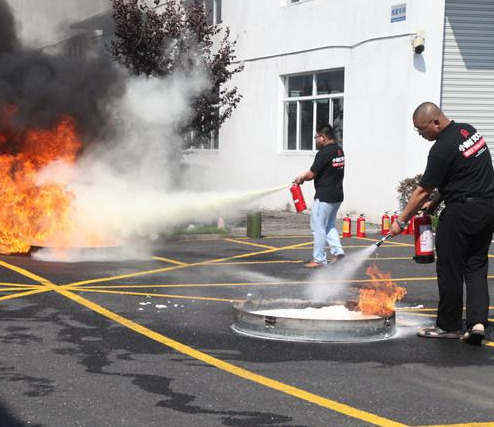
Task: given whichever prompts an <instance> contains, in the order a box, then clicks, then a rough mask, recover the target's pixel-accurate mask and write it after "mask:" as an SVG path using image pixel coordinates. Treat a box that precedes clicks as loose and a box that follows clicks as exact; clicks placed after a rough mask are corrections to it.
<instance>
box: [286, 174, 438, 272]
mask: <svg viewBox="0 0 494 427" xmlns="http://www.w3.org/2000/svg"><path fill="white" fill-rule="evenodd" d="M290 191H291V193H292V197H293V202H294V204H295V209H296V210H297V212H303V211H304V210H306V209H307V205H306V204H305V200H304V196H303V194H302V190H301V188H300V186H299V185H298V184H296V183H294V184H293V185H292V186H291V188H290ZM397 218H398V212H394V214H393V215H391V216H390V215H389V211H388V212H386V213H385V214H384V215H383V216H382V218H381V235H382V236H387V235H388V234H389V229H390V227H391V224H393V222H395V221H396V219H397ZM401 234H413V235H414V241H415V255H414V257H413V258H414V260H415V262H417V263H421V264H422V263H423V264H426V263H431V262H434V239H433V233H432V221H431V217H430V216H429V215H418V216H413V217H412V218H411V219H410V221H408V224H407V227H406V228H405V229H404V230H403V231H402V233H401ZM343 237H352V219H351V218H350V217H349V216H348V214H347V215H345V217H344V218H343ZM357 237H366V234H365V216H364V214H361V215H360V216H359V217H358V218H357Z"/></svg>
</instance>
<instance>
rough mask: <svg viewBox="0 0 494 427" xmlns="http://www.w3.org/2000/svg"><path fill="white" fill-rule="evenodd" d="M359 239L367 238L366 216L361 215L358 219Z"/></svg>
mask: <svg viewBox="0 0 494 427" xmlns="http://www.w3.org/2000/svg"><path fill="white" fill-rule="evenodd" d="M357 237H365V216H364V214H360V216H359V217H358V219H357Z"/></svg>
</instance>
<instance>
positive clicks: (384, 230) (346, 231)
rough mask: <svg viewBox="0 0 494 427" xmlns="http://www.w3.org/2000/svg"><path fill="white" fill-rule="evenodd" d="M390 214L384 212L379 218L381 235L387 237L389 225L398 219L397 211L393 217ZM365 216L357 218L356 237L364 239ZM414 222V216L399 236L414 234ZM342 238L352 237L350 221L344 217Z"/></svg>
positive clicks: (347, 217)
mask: <svg viewBox="0 0 494 427" xmlns="http://www.w3.org/2000/svg"><path fill="white" fill-rule="evenodd" d="M389 213H390V212H386V213H385V214H384V215H383V216H382V218H381V235H382V236H387V235H388V234H389V229H390V227H391V224H393V222H395V221H396V219H397V218H398V211H395V212H394V214H393V215H391V216H390V215H389ZM365 221H366V219H365V216H364V214H360V216H359V217H358V218H357V233H356V236H357V237H366V234H365ZM414 222H415V216H414V217H413V218H412V219H411V220H410V221H409V222H408V224H407V227H406V228H405V229H404V230H403V231H402V233H401V234H413V233H414ZM342 235H343V237H352V219H351V218H350V217H349V216H348V214H346V215H345V217H344V218H343V233H342Z"/></svg>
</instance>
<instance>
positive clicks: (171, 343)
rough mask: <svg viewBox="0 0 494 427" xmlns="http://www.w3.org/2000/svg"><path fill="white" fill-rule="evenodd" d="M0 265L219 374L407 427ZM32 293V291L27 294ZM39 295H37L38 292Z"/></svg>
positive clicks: (380, 422) (389, 425)
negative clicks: (227, 358)
mask: <svg viewBox="0 0 494 427" xmlns="http://www.w3.org/2000/svg"><path fill="white" fill-rule="evenodd" d="M0 265H2V266H4V267H5V268H9V269H11V270H14V271H16V272H18V273H19V274H23V275H25V276H26V277H30V278H33V277H36V279H35V280H37V281H39V282H40V284H42V285H43V286H44V287H46V288H47V289H46V290H51V291H54V292H57V293H58V294H60V295H63V296H65V297H66V298H68V299H70V300H72V301H74V302H77V303H78V304H80V305H82V306H84V307H86V308H89V309H90V310H93V311H95V312H96V313H98V314H100V315H102V316H104V317H106V318H108V319H110V320H112V321H114V322H116V323H118V324H120V325H122V326H124V327H126V328H128V329H131V330H133V331H134V332H137V333H139V334H141V335H144V336H146V337H148V338H150V339H152V340H154V341H157V342H159V343H161V344H163V345H165V346H167V347H170V348H172V349H173V350H175V351H177V352H179V353H182V354H185V355H187V356H189V357H191V358H193V359H196V360H199V361H201V362H203V363H205V364H207V365H211V366H214V367H216V368H218V369H220V370H223V371H225V372H228V373H230V374H232V375H235V376H237V377H240V378H243V379H246V380H248V381H251V382H254V383H257V384H260V385H262V386H265V387H268V388H271V389H273V390H277V391H279V392H282V393H284V394H287V395H289V396H293V397H296V398H298V399H301V400H305V401H307V402H310V403H314V404H316V405H319V406H322V407H324V408H327V409H330V410H332V411H335V412H338V413H340V414H343V415H346V416H348V417H352V418H356V419H358V420H362V421H365V422H368V423H371V424H374V425H377V426H381V427H408V426H407V425H406V424H402V423H398V422H396V421H393V420H390V419H388V418H384V417H381V416H379V415H375V414H372V413H370V412H366V411H363V410H360V409H357V408H354V407H352V406H349V405H346V404H343V403H340V402H337V401H335V400H331V399H327V398H325V397H322V396H319V395H317V394H313V393H310V392H307V391H305V390H302V389H299V388H297V387H293V386H290V385H288V384H285V383H282V382H280V381H276V380H273V379H271V378H269V377H265V376H263V375H259V374H256V373H255V372H252V371H249V370H247V369H243V368H240V367H238V366H235V365H233V364H231V363H228V362H225V361H223V360H221V359H218V358H216V357H213V356H210V355H208V354H206V353H203V352H201V351H199V350H195V349H194V348H192V347H189V346H187V345H185V344H182V343H180V342H178V341H175V340H173V339H171V338H168V337H166V336H164V335H161V334H159V333H157V332H155V331H153V330H151V329H148V328H146V327H145V326H142V325H140V324H138V323H135V322H133V321H132V320H130V319H127V318H125V317H123V316H120V315H118V314H117V313H114V312H112V311H110V310H108V309H106V308H104V307H102V306H100V305H98V304H95V303H93V302H92V301H89V300H87V299H85V298H83V297H81V296H80V295H77V294H75V293H73V292H70V291H68V290H67V288H66V287H61V286H56V285H54V284H53V283H51V282H50V281H48V280H47V279H44V278H42V277H40V276H37V275H35V274H33V273H31V272H29V271H27V270H24V269H22V268H20V267H16V266H14V265H11V264H7V263H5V262H3V261H0ZM31 292H35V291H31ZM38 292H39V291H38Z"/></svg>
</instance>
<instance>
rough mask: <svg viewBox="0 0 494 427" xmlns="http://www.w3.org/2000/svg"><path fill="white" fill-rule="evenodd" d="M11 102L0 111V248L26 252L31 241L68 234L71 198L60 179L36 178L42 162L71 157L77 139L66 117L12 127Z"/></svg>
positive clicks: (77, 146)
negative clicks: (43, 125) (50, 123)
mask: <svg viewBox="0 0 494 427" xmlns="http://www.w3.org/2000/svg"><path fill="white" fill-rule="evenodd" d="M15 112H16V108H15V107H12V106H9V107H7V108H4V109H3V111H1V112H0V189H1V192H2V197H1V204H0V253H4V254H8V253H21V252H27V251H28V250H29V248H30V245H31V244H32V243H33V242H46V241H50V240H52V239H53V238H54V236H57V235H58V236H59V235H66V234H70V231H71V227H73V225H72V224H71V223H70V215H69V211H70V207H71V203H72V200H73V197H74V196H73V194H71V193H70V192H69V191H68V190H67V189H66V186H65V185H64V183H63V182H53V181H51V182H44V183H38V182H37V179H38V175H39V172H40V171H41V170H42V168H44V167H46V166H48V165H49V164H51V163H52V162H55V161H63V162H67V163H73V162H74V161H75V159H76V155H77V152H78V151H79V149H80V148H81V142H80V140H79V139H78V137H77V134H76V130H75V123H74V120H73V119H72V118H71V117H68V116H65V117H62V118H61V120H60V122H59V123H58V124H57V125H56V126H55V127H54V128H53V129H49V130H39V129H30V130H27V131H25V132H14V131H13V127H12V126H11V125H10V123H11V118H12V117H13V116H14V114H15Z"/></svg>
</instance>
